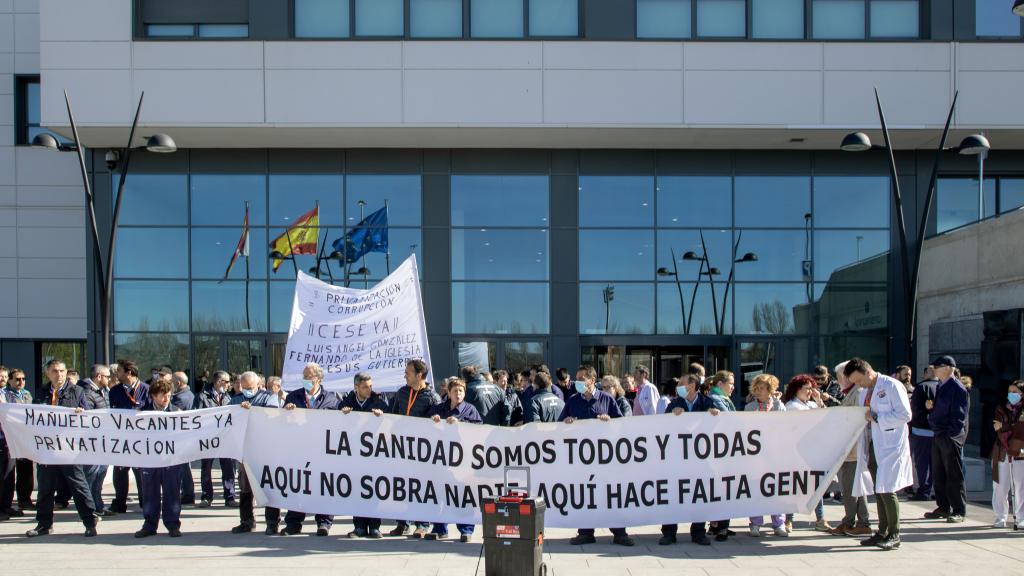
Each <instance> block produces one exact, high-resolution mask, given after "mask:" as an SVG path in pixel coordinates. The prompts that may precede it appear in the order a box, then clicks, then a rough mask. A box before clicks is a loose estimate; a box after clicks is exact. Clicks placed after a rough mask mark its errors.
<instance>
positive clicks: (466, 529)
mask: <svg viewBox="0 0 1024 576" xmlns="http://www.w3.org/2000/svg"><path fill="white" fill-rule="evenodd" d="M455 527H456V528H457V529H458V530H459V534H468V535H472V534H473V529H474V528H476V526H475V525H474V524H456V525H455ZM431 532H433V533H434V534H437V535H438V536H447V535H448V525H447V524H438V523H437V522H435V523H434V528H433V529H432V530H431Z"/></svg>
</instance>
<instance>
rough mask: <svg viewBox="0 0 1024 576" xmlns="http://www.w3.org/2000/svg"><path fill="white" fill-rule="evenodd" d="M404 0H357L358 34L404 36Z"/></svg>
mask: <svg viewBox="0 0 1024 576" xmlns="http://www.w3.org/2000/svg"><path fill="white" fill-rule="evenodd" d="M404 35H405V6H404V3H403V2H402V0H356V36H404Z"/></svg>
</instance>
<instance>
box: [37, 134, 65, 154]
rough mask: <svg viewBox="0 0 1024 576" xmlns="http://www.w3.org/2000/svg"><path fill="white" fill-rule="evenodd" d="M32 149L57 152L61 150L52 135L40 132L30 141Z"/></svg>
mask: <svg viewBox="0 0 1024 576" xmlns="http://www.w3.org/2000/svg"><path fill="white" fill-rule="evenodd" d="M32 147H33V148H44V149H46V150H55V151H59V150H60V149H61V148H60V142H58V141H57V139H56V138H54V136H53V134H50V133H49V132H40V133H39V134H36V136H35V138H33V139H32Z"/></svg>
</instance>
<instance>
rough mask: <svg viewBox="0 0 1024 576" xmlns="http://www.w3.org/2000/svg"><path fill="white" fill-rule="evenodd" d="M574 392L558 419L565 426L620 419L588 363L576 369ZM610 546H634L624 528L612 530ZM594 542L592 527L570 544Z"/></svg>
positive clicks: (617, 407)
mask: <svg viewBox="0 0 1024 576" xmlns="http://www.w3.org/2000/svg"><path fill="white" fill-rule="evenodd" d="M573 387H574V388H575V389H576V393H575V394H573V395H572V396H570V397H569V398H568V399H567V400H566V401H565V406H564V407H563V408H562V413H561V414H559V416H558V419H559V420H561V421H562V422H565V423H566V424H572V423H573V422H575V421H577V420H590V419H597V420H600V421H602V422H607V421H609V420H611V419H612V418H621V417H622V412H621V411H620V410H619V405H618V404H617V403H616V402H615V398H613V397H612V396H611V395H609V394H605V393H604V392H602V391H600V390H598V389H597V370H595V369H594V367H593V366H591V365H590V364H583V365H582V366H580V367H579V368H578V369H577V370H576V381H575V382H574V383H573ZM611 531H612V534H613V537H612V544H618V545H620V546H633V545H635V544H636V543H635V542H634V541H633V539H632V538H630V537H629V534H627V533H626V529H625V528H612V529H611ZM594 542H597V539H596V538H594V529H593V528H579V529H578V530H577V532H576V536H574V537H573V538H572V539H571V540H569V544H573V545H576V546H579V545H582V544H593V543H594Z"/></svg>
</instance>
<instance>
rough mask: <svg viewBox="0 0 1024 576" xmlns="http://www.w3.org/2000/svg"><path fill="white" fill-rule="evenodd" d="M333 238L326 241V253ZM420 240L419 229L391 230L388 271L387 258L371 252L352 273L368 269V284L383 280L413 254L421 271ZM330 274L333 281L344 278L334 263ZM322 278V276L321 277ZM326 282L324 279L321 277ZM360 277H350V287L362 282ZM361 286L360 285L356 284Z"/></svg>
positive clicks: (343, 274)
mask: <svg viewBox="0 0 1024 576" xmlns="http://www.w3.org/2000/svg"><path fill="white" fill-rule="evenodd" d="M333 241H334V240H333V238H331V239H328V240H327V252H330V251H331V243H332V242H333ZM421 245H422V239H421V235H420V229H419V228H391V229H390V230H388V246H389V250H390V252H391V265H390V269H389V266H388V256H387V254H385V253H383V252H371V253H369V254H367V255H366V256H365V257H363V259H362V260H360V261H359V263H358V265H355V264H353V265H352V272H355V271H356V270H359V268H360V267H362V266H365V267H367V268H369V270H370V274H369V276H367V278H368V279H369V281H370V283H371V284H372V283H373V282H375V281H379V280H383V279H384V278H385V277H387V275H388V274H389V273H390V272H394V271H395V268H397V267H398V266H399V265H401V264H402V262H405V259H406V258H408V257H409V255H410V254H412V253H413V252H415V253H416V262H417V265H418V266H419V268H420V270H423V267H424V262H423V249H422V248H421ZM322 268H323V270H324V271H325V272H326V270H327V264H326V263H324V264H323V266H322ZM331 272H332V273H333V274H334V278H335V280H341V279H343V278H344V276H345V272H344V269H343V268H342V267H341V266H339V265H338V264H337V263H336V262H331ZM322 277H323V276H322ZM323 278H324V280H326V277H323ZM362 280H363V277H362V276H352V282H353V284H352V286H356V285H357V284H356V283H357V282H362ZM358 286H360V287H361V286H362V284H358Z"/></svg>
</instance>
